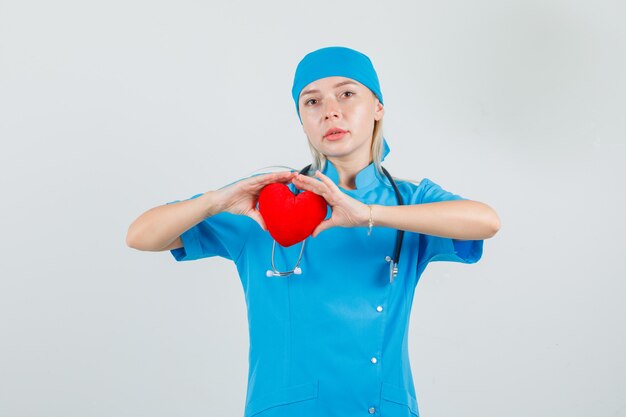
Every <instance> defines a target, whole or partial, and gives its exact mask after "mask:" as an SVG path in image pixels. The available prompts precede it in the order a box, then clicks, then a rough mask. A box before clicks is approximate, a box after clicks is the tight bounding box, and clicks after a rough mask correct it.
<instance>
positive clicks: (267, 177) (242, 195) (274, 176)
mask: <svg viewBox="0 0 626 417" xmlns="http://www.w3.org/2000/svg"><path fill="white" fill-rule="evenodd" d="M297 174H298V173H297V172H290V171H282V172H274V173H270V174H262V175H256V176H254V177H250V178H246V179H243V180H241V181H237V182H236V183H234V184H231V185H228V186H226V187H224V188H220V189H219V190H216V191H213V194H214V197H215V202H216V203H215V209H214V210H212V213H209V216H211V215H213V214H217V213H220V212H228V213H232V214H240V215H244V216H248V217H250V218H251V219H252V220H254V221H256V222H257V223H258V224H259V226H261V228H262V229H263V230H267V227H266V226H265V222H264V221H263V217H262V216H261V213H260V212H259V211H258V210H257V209H256V204H257V201H258V199H259V194H260V193H261V190H262V189H263V187H265V186H266V185H268V184H272V183H274V182H280V183H284V184H286V183H289V182H291V180H292V179H293V178H294V176H295V175H297Z"/></svg>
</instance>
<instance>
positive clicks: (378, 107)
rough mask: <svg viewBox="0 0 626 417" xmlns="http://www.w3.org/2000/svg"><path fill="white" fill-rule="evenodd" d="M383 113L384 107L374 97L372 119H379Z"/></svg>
mask: <svg viewBox="0 0 626 417" xmlns="http://www.w3.org/2000/svg"><path fill="white" fill-rule="evenodd" d="M384 115H385V107H384V106H383V105H382V104H380V101H379V100H378V99H376V109H375V110H374V120H380V119H382V118H383V116H384Z"/></svg>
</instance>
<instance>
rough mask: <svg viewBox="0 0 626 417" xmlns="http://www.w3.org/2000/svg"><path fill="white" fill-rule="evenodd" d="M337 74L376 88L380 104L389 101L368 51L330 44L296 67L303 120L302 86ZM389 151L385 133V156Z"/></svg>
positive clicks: (295, 80) (294, 93)
mask: <svg viewBox="0 0 626 417" xmlns="http://www.w3.org/2000/svg"><path fill="white" fill-rule="evenodd" d="M336 76H339V77H346V78H351V79H353V80H356V81H358V82H360V83H361V84H363V85H364V86H366V87H367V88H369V89H370V90H372V92H373V93H374V94H375V95H376V97H378V101H380V104H383V105H384V104H385V103H383V93H382V92H381V91H380V83H379V82H378V75H377V74H376V70H375V69H374V65H373V64H372V61H370V59H369V58H368V57H367V55H365V54H363V53H361V52H359V51H355V50H354V49H350V48H346V47H343V46H329V47H326V48H321V49H318V50H316V51H313V52H310V53H308V54H307V55H305V56H304V58H302V60H301V61H300V63H299V64H298V67H297V68H296V75H295V76H294V78H293V87H292V88H291V95H292V97H293V101H294V102H295V103H296V111H297V112H298V118H299V119H300V123H302V118H301V117H300V105H299V102H298V101H299V100H298V99H299V98H300V93H301V92H302V89H303V88H304V87H306V86H307V85H309V84H310V83H312V82H313V81H315V80H319V79H320V78H326V77H336ZM388 153H389V145H388V144H387V140H386V139H385V138H384V137H383V155H382V159H383V160H384V159H385V156H387V154H388Z"/></svg>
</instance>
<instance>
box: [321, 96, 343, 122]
mask: <svg viewBox="0 0 626 417" xmlns="http://www.w3.org/2000/svg"><path fill="white" fill-rule="evenodd" d="M324 114H325V116H326V119H330V118H332V117H338V116H339V115H340V114H341V112H340V111H339V103H337V101H336V100H326V107H325V108H324Z"/></svg>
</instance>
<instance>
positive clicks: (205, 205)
mask: <svg viewBox="0 0 626 417" xmlns="http://www.w3.org/2000/svg"><path fill="white" fill-rule="evenodd" d="M198 201H199V203H200V204H201V206H202V209H203V215H204V218H205V219H206V218H209V217H211V216H214V215H216V214H217V213H219V212H220V211H222V210H221V209H220V208H219V206H218V204H217V199H216V196H215V191H207V192H206V193H204V194H202V195H201V196H200V197H198Z"/></svg>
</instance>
